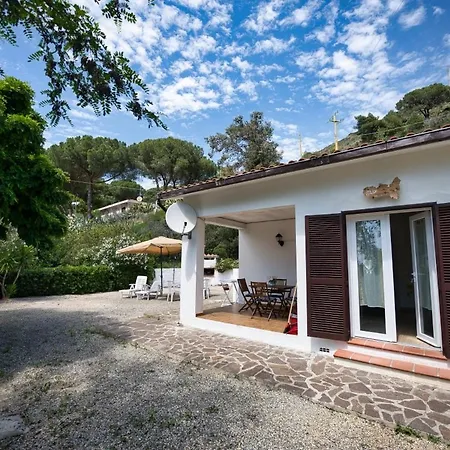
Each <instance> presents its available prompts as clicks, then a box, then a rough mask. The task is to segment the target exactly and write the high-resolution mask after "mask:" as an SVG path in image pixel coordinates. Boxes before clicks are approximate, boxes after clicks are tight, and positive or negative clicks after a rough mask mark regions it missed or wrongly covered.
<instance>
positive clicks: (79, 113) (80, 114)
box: [70, 109, 98, 121]
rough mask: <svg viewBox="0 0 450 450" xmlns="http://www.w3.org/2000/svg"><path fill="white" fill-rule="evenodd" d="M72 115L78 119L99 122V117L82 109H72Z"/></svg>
mask: <svg viewBox="0 0 450 450" xmlns="http://www.w3.org/2000/svg"><path fill="white" fill-rule="evenodd" d="M70 115H71V116H73V117H76V118H77V119H84V120H94V121H95V120H98V116H96V115H95V114H92V113H89V112H87V111H83V110H81V109H72V110H71V111H70Z"/></svg>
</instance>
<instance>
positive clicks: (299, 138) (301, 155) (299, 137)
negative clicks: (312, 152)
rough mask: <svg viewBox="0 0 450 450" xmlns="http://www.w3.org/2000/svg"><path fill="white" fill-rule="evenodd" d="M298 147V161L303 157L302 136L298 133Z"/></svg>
mask: <svg viewBox="0 0 450 450" xmlns="http://www.w3.org/2000/svg"><path fill="white" fill-rule="evenodd" d="M298 146H299V150H300V159H301V158H302V157H303V149H302V135H301V134H300V133H298Z"/></svg>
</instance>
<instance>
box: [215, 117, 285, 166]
mask: <svg viewBox="0 0 450 450" xmlns="http://www.w3.org/2000/svg"><path fill="white" fill-rule="evenodd" d="M272 137H273V127H272V125H271V123H270V122H268V121H264V115H263V113H262V112H257V111H255V112H253V113H251V115H250V120H249V121H246V120H244V118H243V117H242V116H237V117H235V118H234V120H233V123H232V124H231V125H230V126H229V127H228V128H227V129H226V130H225V133H217V134H215V135H213V136H209V137H207V138H206V142H207V143H208V144H209V146H210V147H211V149H212V154H214V153H220V154H221V156H220V159H219V165H220V166H225V167H228V168H231V169H232V170H233V171H234V172H237V171H239V170H242V169H243V170H251V169H255V168H260V167H268V166H270V165H271V164H278V163H279V162H280V161H281V156H282V155H281V152H279V151H278V150H277V147H278V144H277V143H276V142H274V141H273V139H272Z"/></svg>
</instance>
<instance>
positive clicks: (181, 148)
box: [132, 137, 217, 189]
mask: <svg viewBox="0 0 450 450" xmlns="http://www.w3.org/2000/svg"><path fill="white" fill-rule="evenodd" d="M132 149H133V153H135V154H138V155H139V161H140V163H141V169H142V173H143V175H145V176H148V177H149V178H151V179H152V180H153V181H154V182H155V184H156V186H157V188H158V189H159V188H162V189H166V188H168V187H169V186H170V187H176V186H178V185H182V184H190V183H193V182H196V181H202V180H206V179H208V178H211V177H212V176H214V175H215V174H216V171H217V167H216V165H215V164H214V162H213V161H211V160H210V159H208V158H206V157H205V156H204V154H203V150H202V149H201V147H199V146H197V145H194V144H193V143H191V142H188V141H183V140H181V139H175V138H172V137H168V138H163V139H147V140H145V141H142V142H140V143H138V144H134V145H133V146H132Z"/></svg>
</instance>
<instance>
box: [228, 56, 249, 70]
mask: <svg viewBox="0 0 450 450" xmlns="http://www.w3.org/2000/svg"><path fill="white" fill-rule="evenodd" d="M231 62H232V63H233V64H234V65H235V66H236V67H237V68H238V69H239V70H240V71H241V72H248V71H249V70H251V69H252V68H253V64H251V63H249V62H248V61H246V60H245V59H242V58H241V57H240V56H235V57H234V58H233V59H232V60H231Z"/></svg>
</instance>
